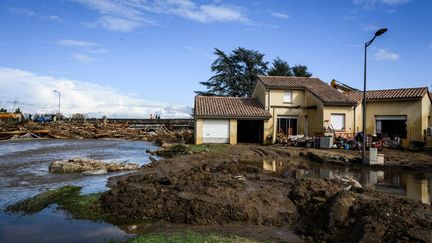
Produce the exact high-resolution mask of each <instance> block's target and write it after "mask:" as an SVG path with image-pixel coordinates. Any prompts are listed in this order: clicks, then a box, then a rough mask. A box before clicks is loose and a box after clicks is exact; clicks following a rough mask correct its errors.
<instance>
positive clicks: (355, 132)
mask: <svg viewBox="0 0 432 243" xmlns="http://www.w3.org/2000/svg"><path fill="white" fill-rule="evenodd" d="M356 109H357V105H355V106H354V134H357V130H356V127H357V126H356V125H357V124H356V119H357V116H356Z"/></svg>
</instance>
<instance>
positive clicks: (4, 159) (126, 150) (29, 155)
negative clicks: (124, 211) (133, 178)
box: [0, 139, 157, 242]
mask: <svg viewBox="0 0 432 243" xmlns="http://www.w3.org/2000/svg"><path fill="white" fill-rule="evenodd" d="M147 149H150V150H156V149H157V147H155V146H153V145H152V144H151V143H147V142H131V141H123V140H51V139H47V140H16V141H3V142H0V210H3V209H4V208H5V207H6V206H7V205H9V204H11V203H14V202H17V201H19V200H22V199H24V198H27V197H31V196H34V195H36V194H38V193H40V192H42V191H44V190H47V189H54V188H58V187H61V186H63V185H77V186H81V187H82V190H81V192H82V193H93V192H101V191H105V190H107V187H106V183H107V180H108V178H109V177H110V176H115V175H120V174H122V173H128V172H119V173H109V174H106V175H97V176H86V175H82V174H80V173H70V174H51V173H49V171H48V165H49V163H50V162H52V161H54V160H64V159H70V158H73V157H88V158H92V159H98V160H104V161H112V162H125V161H127V162H135V163H138V164H140V165H143V164H146V163H149V158H148V154H147V153H146V152H145V151H146V150H147ZM55 208H56V207H55V206H51V207H49V208H47V209H45V210H43V211H41V212H39V213H36V214H32V215H24V216H19V215H11V214H6V213H0V242H28V241H29V239H31V241H32V242H88V241H91V242H106V241H109V240H113V239H116V240H121V239H125V238H128V237H130V235H128V234H126V233H125V232H123V231H122V230H120V229H119V228H118V227H116V226H114V225H111V224H108V223H97V222H91V221H87V220H72V219H69V218H68V216H67V215H66V214H65V213H64V212H62V211H58V210H56V209H55Z"/></svg>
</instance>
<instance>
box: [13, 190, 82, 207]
mask: <svg viewBox="0 0 432 243" xmlns="http://www.w3.org/2000/svg"><path fill="white" fill-rule="evenodd" d="M80 190H81V187H77V186H64V187H61V188H58V189H55V190H49V191H46V192H42V193H40V194H38V195H36V196H34V197H31V198H28V199H25V200H23V201H20V202H18V203H16V204H13V205H10V206H8V207H7V209H6V210H7V211H10V212H21V213H25V214H27V213H36V212H39V211H41V210H42V209H44V208H46V207H48V206H49V205H50V204H52V203H55V202H57V201H58V200H59V199H61V198H64V197H68V196H70V195H76V194H79V191H80Z"/></svg>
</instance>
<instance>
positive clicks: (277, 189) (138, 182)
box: [102, 162, 297, 226]
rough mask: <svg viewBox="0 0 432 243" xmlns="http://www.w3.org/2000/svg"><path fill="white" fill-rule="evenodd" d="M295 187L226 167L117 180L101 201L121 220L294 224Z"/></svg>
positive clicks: (253, 171) (242, 167)
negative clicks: (292, 189) (291, 191)
mask: <svg viewBox="0 0 432 243" xmlns="http://www.w3.org/2000/svg"><path fill="white" fill-rule="evenodd" d="M291 186H292V184H291V183H289V182H288V181H286V180H283V179H277V178H272V177H268V176H266V175H264V174H260V173H259V169H258V168H256V167H253V166H248V165H244V164H241V163H236V162H224V163H221V164H220V165H218V166H212V165H211V164H203V165H201V166H197V167H194V168H192V169H191V170H189V171H187V172H184V173H176V174H174V175H167V176H165V177H161V176H157V175H156V174H147V175H143V174H140V173H136V174H134V175H132V176H129V177H126V178H123V179H121V180H119V181H117V185H116V186H114V187H113V188H112V190H111V191H109V192H107V193H106V194H104V195H103V196H102V202H103V206H104V207H105V209H106V210H107V211H108V212H110V213H111V214H113V215H115V216H117V217H127V218H158V219H164V220H167V221H170V222H173V223H189V224H223V223H230V222H250V223H252V224H260V225H268V226H278V225H286V224H289V223H292V222H294V220H295V215H296V214H297V213H296V207H295V206H294V204H293V203H292V202H291V200H290V199H289V198H288V194H289V192H290V189H291Z"/></svg>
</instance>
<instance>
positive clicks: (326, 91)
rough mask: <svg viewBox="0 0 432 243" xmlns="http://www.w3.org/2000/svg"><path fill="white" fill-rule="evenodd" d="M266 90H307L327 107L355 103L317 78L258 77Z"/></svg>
mask: <svg viewBox="0 0 432 243" xmlns="http://www.w3.org/2000/svg"><path fill="white" fill-rule="evenodd" d="M258 78H259V80H260V81H261V82H262V83H263V84H264V86H266V88H273V89H286V88H291V89H293V88H294V89H307V90H308V91H309V92H311V93H312V94H313V95H315V96H316V97H318V98H319V99H320V100H321V101H323V102H324V104H327V105H332V104H333V105H353V104H356V103H357V101H356V100H355V99H353V98H351V97H349V96H346V95H344V94H342V93H341V92H339V91H337V90H336V89H335V88H333V87H331V86H330V85H328V84H327V83H325V82H323V81H322V80H321V79H319V78H306V77H287V76H258Z"/></svg>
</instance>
